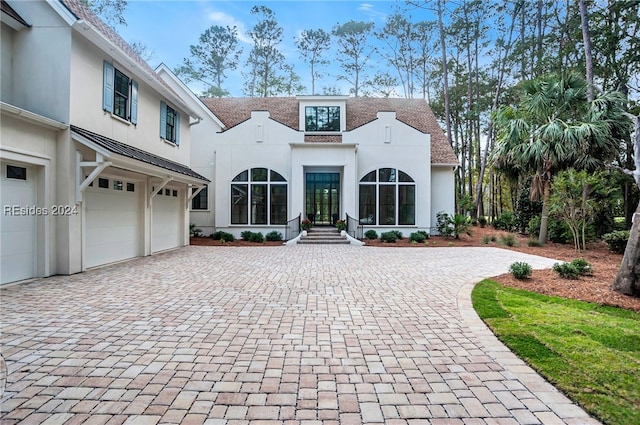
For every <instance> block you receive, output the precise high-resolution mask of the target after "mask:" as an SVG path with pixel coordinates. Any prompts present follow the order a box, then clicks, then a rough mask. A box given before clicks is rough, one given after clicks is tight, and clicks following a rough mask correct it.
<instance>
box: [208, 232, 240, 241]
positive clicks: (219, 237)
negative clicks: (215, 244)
mask: <svg viewBox="0 0 640 425" xmlns="http://www.w3.org/2000/svg"><path fill="white" fill-rule="evenodd" d="M211 239H213V240H214V241H225V242H233V241H235V240H236V237H235V236H233V234H231V233H227V232H223V231H221V230H218V231H217V232H213V233H212V234H211Z"/></svg>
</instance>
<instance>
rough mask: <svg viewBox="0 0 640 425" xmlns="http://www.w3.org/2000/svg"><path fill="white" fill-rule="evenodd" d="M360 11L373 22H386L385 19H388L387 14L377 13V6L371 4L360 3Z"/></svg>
mask: <svg viewBox="0 0 640 425" xmlns="http://www.w3.org/2000/svg"><path fill="white" fill-rule="evenodd" d="M358 10H359V11H360V12H363V13H364V14H366V15H368V16H369V19H371V20H372V21H375V20H378V19H379V20H382V21H384V20H385V19H387V14H386V13H385V12H380V11H377V10H376V9H375V6H374V5H372V4H371V3H360V5H359V6H358Z"/></svg>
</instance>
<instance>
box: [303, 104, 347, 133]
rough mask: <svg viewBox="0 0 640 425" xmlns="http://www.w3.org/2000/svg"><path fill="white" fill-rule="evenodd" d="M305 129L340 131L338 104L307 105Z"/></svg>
mask: <svg viewBox="0 0 640 425" xmlns="http://www.w3.org/2000/svg"><path fill="white" fill-rule="evenodd" d="M304 117H305V128H304V129H305V131H340V107H339V106H307V107H305V110H304Z"/></svg>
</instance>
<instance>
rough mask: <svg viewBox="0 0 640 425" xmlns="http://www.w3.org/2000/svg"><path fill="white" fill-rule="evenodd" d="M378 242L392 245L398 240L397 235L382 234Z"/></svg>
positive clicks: (394, 233)
mask: <svg viewBox="0 0 640 425" xmlns="http://www.w3.org/2000/svg"><path fill="white" fill-rule="evenodd" d="M380 240H381V241H382V242H387V243H393V242H395V241H397V240H398V234H397V233H396V232H395V231H393V230H392V231H390V232H382V233H381V234H380Z"/></svg>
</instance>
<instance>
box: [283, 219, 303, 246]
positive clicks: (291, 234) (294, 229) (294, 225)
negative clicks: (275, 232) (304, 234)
mask: <svg viewBox="0 0 640 425" xmlns="http://www.w3.org/2000/svg"><path fill="white" fill-rule="evenodd" d="M301 220H302V213H300V214H298V216H297V217H296V218H292V219H291V220H289V221H287V225H286V227H285V237H284V240H285V241H289V240H291V239H293V238H295V237H296V236H298V235H299V234H300V222H301Z"/></svg>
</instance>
